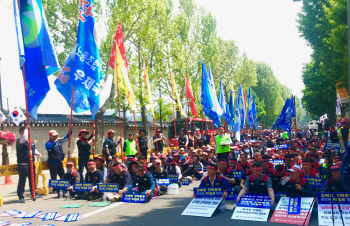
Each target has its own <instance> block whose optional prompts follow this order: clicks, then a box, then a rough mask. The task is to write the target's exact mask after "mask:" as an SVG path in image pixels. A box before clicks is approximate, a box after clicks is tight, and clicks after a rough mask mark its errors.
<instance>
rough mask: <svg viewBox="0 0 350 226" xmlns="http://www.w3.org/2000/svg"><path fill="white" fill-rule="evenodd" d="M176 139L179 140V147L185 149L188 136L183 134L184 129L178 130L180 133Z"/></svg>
mask: <svg viewBox="0 0 350 226" xmlns="http://www.w3.org/2000/svg"><path fill="white" fill-rule="evenodd" d="M177 141H178V142H179V149H180V148H183V149H184V150H186V147H187V145H188V136H187V135H186V134H185V130H184V129H183V128H182V129H181V130H180V135H179V137H178V138H177Z"/></svg>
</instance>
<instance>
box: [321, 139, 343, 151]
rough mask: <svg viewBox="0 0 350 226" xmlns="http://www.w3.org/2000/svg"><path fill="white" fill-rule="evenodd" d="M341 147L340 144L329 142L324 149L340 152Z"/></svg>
mask: <svg viewBox="0 0 350 226" xmlns="http://www.w3.org/2000/svg"><path fill="white" fill-rule="evenodd" d="M340 147H341V144H340V143H332V142H331V141H327V143H326V146H325V147H324V149H325V150H327V148H334V150H339V149H340Z"/></svg>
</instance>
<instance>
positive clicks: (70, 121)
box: [67, 85, 74, 162]
mask: <svg viewBox="0 0 350 226" xmlns="http://www.w3.org/2000/svg"><path fill="white" fill-rule="evenodd" d="M73 100H74V85H73V88H72V100H71V103H70V118H69V130H68V156H67V162H68V161H69V159H70V142H71V138H72V136H71V135H72V119H73Z"/></svg>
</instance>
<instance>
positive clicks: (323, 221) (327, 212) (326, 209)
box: [318, 203, 350, 225]
mask: <svg viewBox="0 0 350 226" xmlns="http://www.w3.org/2000/svg"><path fill="white" fill-rule="evenodd" d="M333 207H334V209H333V213H334V225H343V223H342V220H341V217H340V213H339V208H338V203H334V205H333ZM340 208H341V209H342V211H343V214H342V216H343V220H344V224H345V225H350V221H349V220H350V205H349V204H341V205H340ZM318 225H333V221H332V206H331V205H330V204H319V205H318Z"/></svg>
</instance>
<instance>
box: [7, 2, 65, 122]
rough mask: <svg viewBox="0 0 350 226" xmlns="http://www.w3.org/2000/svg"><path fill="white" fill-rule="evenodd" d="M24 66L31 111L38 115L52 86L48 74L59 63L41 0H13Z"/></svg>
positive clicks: (20, 57) (18, 41)
mask: <svg viewBox="0 0 350 226" xmlns="http://www.w3.org/2000/svg"><path fill="white" fill-rule="evenodd" d="M13 8H14V17H15V25H16V32H17V44H18V51H19V62H20V67H21V69H23V68H22V66H24V69H25V77H26V88H27V99H28V111H29V114H30V115H31V116H33V117H34V118H37V112H38V107H39V106H40V104H41V103H42V102H43V100H44V99H45V97H46V94H47V93H48V92H49V90H50V85H49V80H48V78H47V77H48V76H49V75H51V74H53V73H55V72H56V71H58V69H59V68H60V67H59V64H58V60H57V57H56V53H55V50H54V47H53V44H52V41H51V38H50V35H49V34H50V31H49V27H48V25H47V22H46V17H45V12H44V10H43V6H42V3H41V0H21V1H20V5H18V1H17V0H14V1H13Z"/></svg>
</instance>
